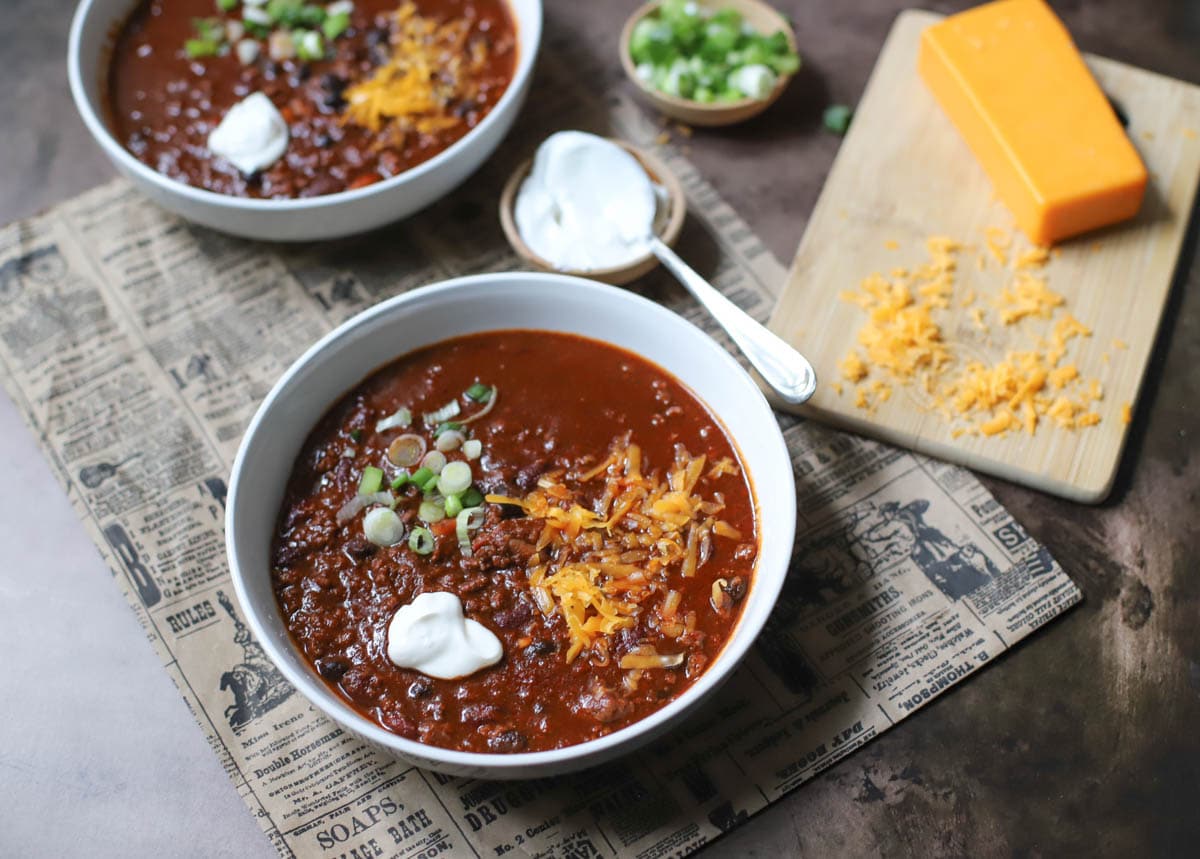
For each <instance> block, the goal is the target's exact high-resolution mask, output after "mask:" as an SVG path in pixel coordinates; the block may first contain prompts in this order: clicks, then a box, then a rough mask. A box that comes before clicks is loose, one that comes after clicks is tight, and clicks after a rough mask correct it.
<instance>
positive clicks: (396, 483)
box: [391, 471, 409, 489]
mask: <svg viewBox="0 0 1200 859" xmlns="http://www.w3.org/2000/svg"><path fill="white" fill-rule="evenodd" d="M408 480H409V473H408V472H407V471H401V472H399V473H397V474H396V476H395V477H393V478H392V484H391V486H392V489H399V488H400V487H402V486H403V485H404V484H406V483H408Z"/></svg>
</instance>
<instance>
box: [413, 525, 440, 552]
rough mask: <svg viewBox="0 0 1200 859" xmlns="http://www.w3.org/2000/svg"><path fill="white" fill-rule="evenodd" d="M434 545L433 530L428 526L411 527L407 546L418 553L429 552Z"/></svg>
mask: <svg viewBox="0 0 1200 859" xmlns="http://www.w3.org/2000/svg"><path fill="white" fill-rule="evenodd" d="M434 545H435V542H434V539H433V532H432V531H430V530H429V529H428V528H420V527H418V528H413V529H412V533H411V534H409V535H408V548H410V549H412V550H413V551H414V552H416V553H417V554H418V555H429V554H431V553H432V552H433V547H434Z"/></svg>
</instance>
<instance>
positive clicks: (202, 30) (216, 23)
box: [192, 18, 225, 43]
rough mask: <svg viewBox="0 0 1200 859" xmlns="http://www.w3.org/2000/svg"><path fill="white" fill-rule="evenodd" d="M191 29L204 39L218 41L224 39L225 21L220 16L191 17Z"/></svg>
mask: <svg viewBox="0 0 1200 859" xmlns="http://www.w3.org/2000/svg"><path fill="white" fill-rule="evenodd" d="M192 29H193V30H195V31H196V35H197V36H199V37H200V39H202V40H204V41H208V42H218V43H219V42H222V41H224V39H225V22H224V21H222V20H221V19H220V18H193V19H192Z"/></svg>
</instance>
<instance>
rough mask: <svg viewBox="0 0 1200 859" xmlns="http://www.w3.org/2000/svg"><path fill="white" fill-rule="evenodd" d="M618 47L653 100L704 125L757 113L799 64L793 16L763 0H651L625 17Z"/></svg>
mask: <svg viewBox="0 0 1200 859" xmlns="http://www.w3.org/2000/svg"><path fill="white" fill-rule="evenodd" d="M620 52H621V65H622V66H623V67H624V69H625V73H626V74H627V75H628V76H629V78H630V80H632V81H633V83H634V84H635V85H636V86H637V88H638V90H639V91H640V92H641V93H642V95H643V96H644V97H645V98H646V100H647V101H649V102H650V103H651V104H652V105H653V106H654V107H655V108H656V109H657V110H658V111H660V112H661V113H663V114H665V115H666V116H669V117H671V118H672V119H677V120H679V121H681V122H685V123H687V124H689V125H700V126H717V125H732V124H734V123H737V122H742V121H744V120H747V119H749V118H750V117H752V116H757V115H758V114H760V113H762V112H763V111H764V110H766V109H767V108H768V107H770V106H771V104H773V103H774V102H775V100H776V99H777V98H779V96H780V95H781V94H782V93H783V91H784V89H785V88H786V87H787V84H788V81H790V80H791V78H792V76H793V75H794V74H795V73H796V71H797V70H798V69H799V68H800V57H799V55H798V54H797V52H796V35H795V33H794V32H793V31H792V28H791V26H790V25H789V23H788V21H787V19H786V18H785V17H784V16H783V15H782V14H780V13H779V12H777V11H776V10H775V9H773V8H771V7H770V6H768V5H767V4H766V3H762V2H759V0H653V2H650V3H647V4H646V5H644V6H642V7H641V8H640V9H638V10H637V11H636V12H634V13H633V15H631V16H630V18H629V20H628V21H626V22H625V28H624V29H623V30H622V31H621V42H620Z"/></svg>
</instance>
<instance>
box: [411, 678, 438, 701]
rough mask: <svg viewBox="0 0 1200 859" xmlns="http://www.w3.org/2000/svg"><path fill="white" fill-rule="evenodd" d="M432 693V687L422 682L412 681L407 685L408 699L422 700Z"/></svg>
mask: <svg viewBox="0 0 1200 859" xmlns="http://www.w3.org/2000/svg"><path fill="white" fill-rule="evenodd" d="M432 691H433V687H432V686H430V685H429V684H428V683H426V682H425V681H424V680H414V681H413V682H412V683H410V684H409V685H408V697H409V698H424V697H425V696H427V695H428V694H429V693H430V692H432Z"/></svg>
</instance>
